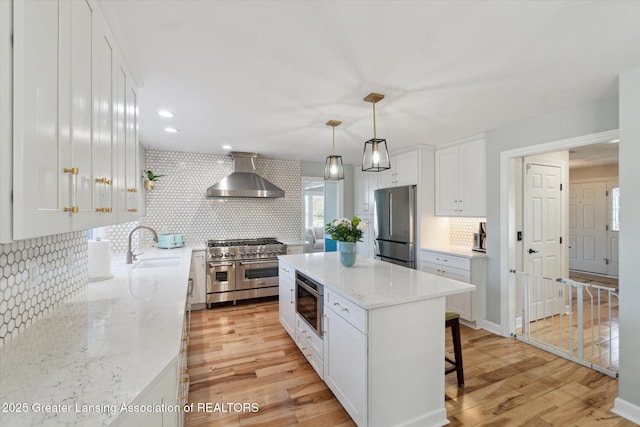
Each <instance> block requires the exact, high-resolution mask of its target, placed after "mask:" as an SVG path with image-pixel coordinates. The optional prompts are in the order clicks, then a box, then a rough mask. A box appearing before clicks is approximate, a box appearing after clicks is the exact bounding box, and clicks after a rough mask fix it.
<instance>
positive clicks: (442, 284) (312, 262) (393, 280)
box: [279, 252, 475, 427]
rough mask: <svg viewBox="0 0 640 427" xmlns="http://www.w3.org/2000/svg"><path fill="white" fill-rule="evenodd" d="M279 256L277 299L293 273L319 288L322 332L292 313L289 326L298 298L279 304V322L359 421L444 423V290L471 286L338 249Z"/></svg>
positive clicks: (284, 295)
mask: <svg viewBox="0 0 640 427" xmlns="http://www.w3.org/2000/svg"><path fill="white" fill-rule="evenodd" d="M279 258H280V263H281V294H280V298H281V300H282V299H286V301H285V302H288V299H289V298H290V297H289V295H288V293H289V292H291V289H290V286H291V285H288V286H289V287H288V286H282V285H283V284H284V285H286V284H287V283H289V284H290V283H291V279H292V277H293V272H296V273H298V272H299V273H302V274H304V275H306V276H307V277H308V278H310V279H312V280H314V281H316V282H318V283H320V284H322V285H323V287H324V292H323V297H322V298H321V299H322V301H323V315H322V327H321V328H320V329H321V331H322V333H321V336H314V335H312V334H311V332H310V331H309V329H310V328H308V327H306V326H307V323H305V322H302V321H301V319H302V318H301V316H300V315H299V314H297V313H294V314H293V316H296V319H297V320H296V321H295V325H296V327H295V328H292V327H291V325H288V327H287V325H286V323H287V321H286V319H291V316H292V315H291V313H286V311H287V310H292V308H290V307H291V306H295V304H281V306H280V307H281V314H280V316H281V322H283V325H285V329H287V331H288V332H289V333H290V334H292V329H293V334H292V337H293V338H294V341H296V343H297V345H298V347H299V348H300V349H301V350H302V351H303V353H304V354H305V356H306V357H307V359H309V361H310V362H311V364H312V366H313V367H314V369H315V370H316V372H318V374H319V375H320V377H321V378H322V379H323V380H324V381H325V383H327V385H328V386H329V388H330V389H331V390H332V391H333V393H334V394H335V395H336V397H337V398H338V400H339V401H340V402H341V403H342V405H343V406H344V408H345V409H346V410H347V412H348V413H349V415H351V417H352V418H353V420H354V421H355V422H356V423H357V424H358V425H359V426H385V427H388V426H395V425H405V426H442V425H445V424H448V420H447V416H446V409H445V406H444V331H445V325H444V323H445V315H444V314H445V297H446V296H447V295H454V294H458V293H463V292H470V291H473V290H474V289H475V286H473V285H469V284H466V283H462V282H459V281H456V280H451V279H447V278H445V277H441V276H437V275H432V274H429V273H424V272H421V271H418V270H413V269H408V268H406V267H402V266H398V265H394V264H390V263H386V262H382V261H378V260H373V259H369V258H361V257H358V258H357V260H356V263H355V265H354V266H353V267H350V268H345V267H343V266H342V265H341V264H340V261H339V254H338V253H335V252H333V253H313V254H296V255H284V256H280V257H279ZM283 272H284V273H285V274H284V275H283V274H282V273H283ZM291 294H293V292H291ZM293 310H295V308H294V309H293ZM283 311H284V312H283ZM283 319H285V320H284V321H283ZM289 323H290V321H289ZM300 325H302V327H301V326H300ZM318 343H320V344H318ZM310 344H311V345H310ZM307 348H311V349H313V351H311V350H307ZM320 365H321V366H320Z"/></svg>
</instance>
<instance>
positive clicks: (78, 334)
mask: <svg viewBox="0 0 640 427" xmlns="http://www.w3.org/2000/svg"><path fill="white" fill-rule="evenodd" d="M191 252H192V248H190V247H187V248H177V249H150V250H149V249H147V250H145V253H144V255H142V256H140V259H141V260H144V259H148V258H159V257H176V258H177V260H176V263H177V265H172V266H170V267H157V268H139V267H141V266H138V268H136V267H135V264H134V266H131V265H124V264H122V261H121V260H120V261H118V263H119V265H114V266H113V267H112V272H113V274H114V277H113V278H112V279H110V280H105V281H100V282H93V283H89V284H88V285H87V289H86V291H83V292H82V293H80V294H79V295H77V296H76V297H75V298H73V299H72V300H70V301H68V302H65V303H62V304H61V305H60V306H58V307H57V308H55V309H54V310H53V311H52V312H51V313H49V314H47V315H46V316H45V317H43V318H42V319H39V320H37V321H36V322H35V323H34V324H33V325H32V326H30V327H29V328H28V329H27V330H26V331H24V332H23V333H21V334H20V335H18V336H17V337H15V338H13V339H12V340H11V341H10V342H9V343H7V344H6V345H5V346H3V347H1V348H0V402H2V403H4V402H6V403H20V404H22V403H25V404H26V406H24V408H26V409H27V411H26V413H15V412H14V413H10V412H9V413H8V412H5V413H1V412H0V425H2V426H34V425H38V426H60V425H81V426H100V425H108V424H109V423H111V422H112V421H113V420H115V419H116V417H117V416H118V414H119V406H120V405H121V404H123V403H126V404H128V403H130V402H131V401H132V400H133V399H134V398H135V397H136V396H137V395H138V394H139V393H140V392H141V391H143V390H144V389H145V387H147V386H148V385H149V384H150V383H152V382H153V381H154V379H155V378H156V377H157V376H158V375H159V374H160V373H161V372H162V370H163V369H164V368H166V367H167V366H168V365H169V364H170V363H172V362H173V361H175V360H176V358H177V357H178V354H179V350H180V339H181V335H182V322H183V316H184V308H185V302H186V292H187V286H188V285H187V282H188V278H189V267H190V263H191ZM114 264H115V263H114ZM45 405H51V407H48V408H46V407H45ZM76 405H77V406H76ZM82 405H92V406H93V410H92V411H86V410H85V411H83V407H82ZM64 408H68V409H69V411H70V412H68V413H60V412H56V410H58V411H60V410H64ZM0 409H1V408H0ZM85 409H86V408H85ZM96 409H98V410H97V411H96ZM111 409H114V411H113V412H111ZM76 410H80V412H76Z"/></svg>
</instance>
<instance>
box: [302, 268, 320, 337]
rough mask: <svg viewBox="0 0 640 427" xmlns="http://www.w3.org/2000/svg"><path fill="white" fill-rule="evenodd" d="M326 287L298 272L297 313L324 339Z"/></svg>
mask: <svg viewBox="0 0 640 427" xmlns="http://www.w3.org/2000/svg"><path fill="white" fill-rule="evenodd" d="M323 293H324V287H323V286H322V285H321V284H320V283H318V282H316V281H314V280H312V279H310V278H309V277H307V276H305V275H304V274H302V273H299V272H296V312H297V313H298V314H299V315H300V317H302V319H303V320H304V321H305V322H307V323H308V324H309V326H311V327H312V328H313V329H314V330H315V331H316V333H317V334H318V336H319V337H320V338H322V314H323V312H322V310H323V309H322V298H323V297H322V295H323Z"/></svg>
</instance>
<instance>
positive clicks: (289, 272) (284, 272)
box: [279, 261, 296, 282]
mask: <svg viewBox="0 0 640 427" xmlns="http://www.w3.org/2000/svg"><path fill="white" fill-rule="evenodd" d="M279 274H280V276H281V277H287V278H289V279H291V280H293V281H294V282H295V281H296V269H295V268H293V267H291V266H290V265H289V264H286V263H284V262H282V261H280V273H279Z"/></svg>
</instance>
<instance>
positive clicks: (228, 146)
mask: <svg viewBox="0 0 640 427" xmlns="http://www.w3.org/2000/svg"><path fill="white" fill-rule="evenodd" d="M222 148H224V149H225V150H231V148H232V147H231V146H230V145H229V144H225V145H223V146H222Z"/></svg>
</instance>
